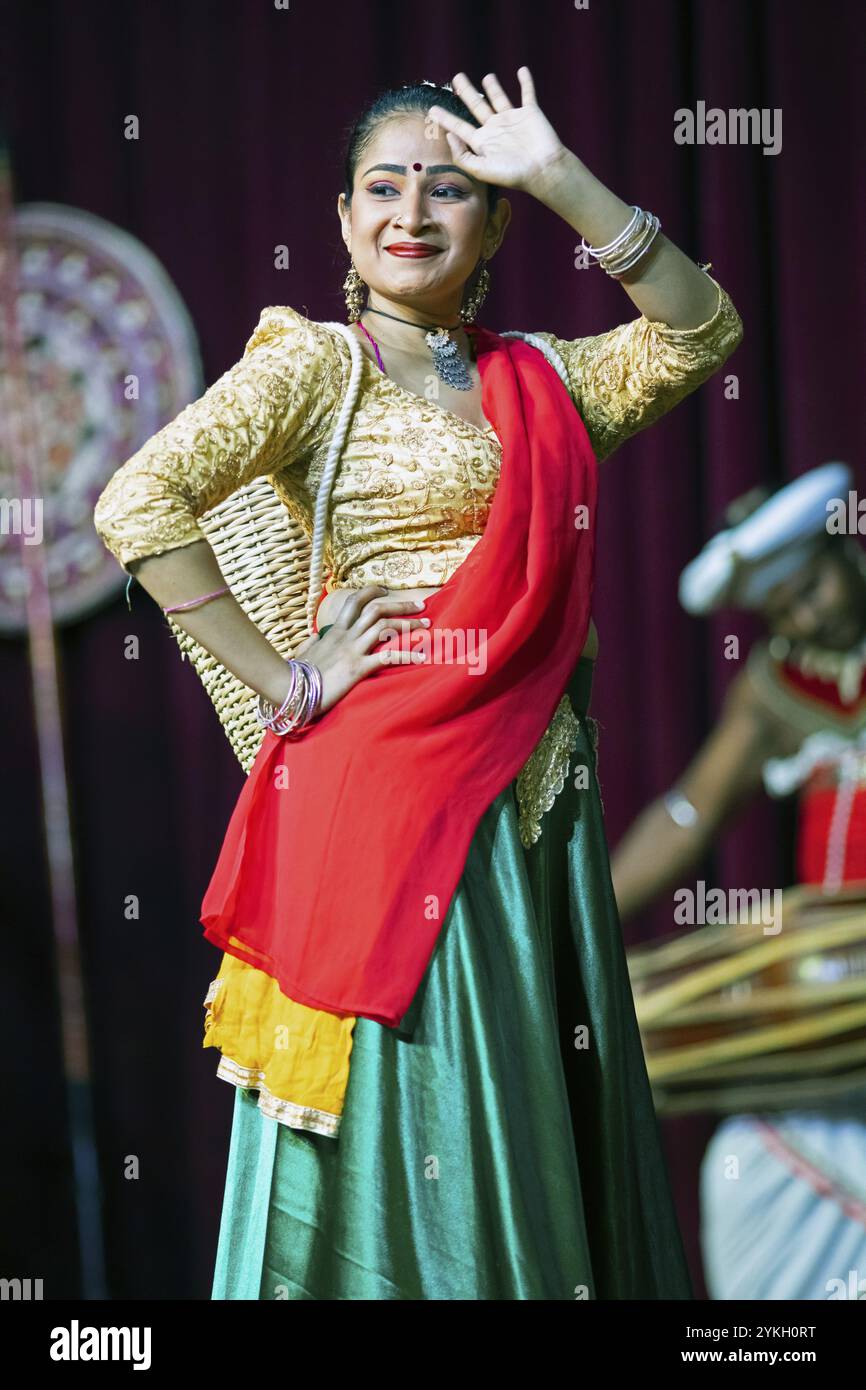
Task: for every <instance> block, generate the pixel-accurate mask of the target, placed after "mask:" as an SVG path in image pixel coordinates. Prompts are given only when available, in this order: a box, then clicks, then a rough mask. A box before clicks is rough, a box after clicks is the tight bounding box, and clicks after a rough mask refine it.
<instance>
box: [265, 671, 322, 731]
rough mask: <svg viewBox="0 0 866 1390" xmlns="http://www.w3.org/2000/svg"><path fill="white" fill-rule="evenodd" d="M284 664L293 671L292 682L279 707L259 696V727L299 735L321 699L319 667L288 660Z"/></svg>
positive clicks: (313, 714)
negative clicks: (297, 733)
mask: <svg viewBox="0 0 866 1390" xmlns="http://www.w3.org/2000/svg"><path fill="white" fill-rule="evenodd" d="M286 664H287V665H288V666H289V667H290V668H291V671H292V683H291V685H290V686H289V690H288V693H287V695H286V698H285V699H284V700H283V702H282V704H281V705H280V706H279V708H278V707H277V706H276V705H274V704H273V703H272V702H271V701H270V700H265V699H264V697H263V696H261V695H260V696H259V698H258V700H257V702H256V719H257V720H258V723H259V725H260V726H261V727H262V728H263V729H269V730H270V731H271V733H274V734H281V735H282V734H292V733H295V732H299V731H300V730H302V729H304V728H306V727H307V725H308V724H310V723H312V721H313V719H314V718H315V717H316V714H317V713H318V709H319V705H320V704H321V700H322V673H321V671H320V670H319V668H318V666H313V665H311V663H310V662H308V661H298V660H295V659H293V658H291V657H289V658H288V659H287V663H286Z"/></svg>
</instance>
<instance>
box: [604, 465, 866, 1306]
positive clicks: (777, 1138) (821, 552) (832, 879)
mask: <svg viewBox="0 0 866 1390" xmlns="http://www.w3.org/2000/svg"><path fill="white" fill-rule="evenodd" d="M851 487H852V475H851V472H850V470H849V469H848V468H847V467H846V466H845V465H844V464H840V463H831V464H824V465H823V466H822V467H820V468H817V469H814V470H812V471H811V472H810V473H807V474H805V475H804V476H803V477H801V478H799V479H797V481H796V482H794V483H791V484H789V485H788V486H787V487H785V488H783V489H781V490H780V491H778V492H776V493H774V494H773V495H772V496H770V497H767V496H766V494H763V495H762V496H761V495H758V494H757V493H750V494H749V495H748V497H747V498H741V499H738V501H737V502H735V503H734V504H732V506H731V508H730V509H729V518H730V517H736V518H737V519H736V522H735V523H733V524H729V525H728V526H726V528H725V529H724V530H723V531H722V532H720V533H719V535H717V536H715V537H714V538H713V539H712V540H711V541H710V542H709V543H708V544H707V545H706V546H705V547H704V549H703V551H702V552H701V553H700V555H699V556H698V557H697V558H696V559H695V560H694V561H693V562H692V563H691V564H690V565H689V566H687V568H686V569H685V570H684V571H683V574H682V576H681V578H680V600H681V602H682V604H683V606H684V607H685V608H686V609H687V611H689V612H691V613H696V614H704V613H709V612H712V611H714V610H715V609H717V608H721V607H727V608H737V607H739V608H748V609H750V610H752V611H754V612H756V613H757V614H758V615H759V616H761V617H762V618H763V619H764V620H765V622H766V624H767V628H768V636H767V638H765V639H764V640H762V641H760V642H758V643H756V644H755V646H754V647H753V648H752V651H751V652H750V654H749V658H748V661H747V662H746V664H745V666H744V669H743V670H742V671H741V672H740V673H739V675H738V676H736V677H735V678H734V680H733V681H732V683H731V685H730V686H729V688H728V692H727V695H726V698H725V701H724V705H723V708H722V712H721V716H720V718H719V721H718V723H717V725H716V726H715V728H714V729H713V730H712V732H711V734H710V736H709V737H708V738H707V740H706V742H705V743H704V745H703V746H702V748H701V749H700V750H699V752H698V753H697V755H696V757H695V758H694V759H693V760H692V761H691V763H689V765H688V766H687V767H686V768H685V770H684V771H683V773H682V774H681V776H680V777H679V778H678V779H677V783H676V785H675V786H674V787H671V788H670V789H669V790H667V791H666V792H665V793H664V794H662V795H661V796H659V797H658V798H657V799H656V800H655V801H654V802H652V804H651V805H649V806H648V807H647V808H646V809H645V810H644V811H643V812H642V813H641V815H640V816H639V817H638V818H637V820H636V821H635V822H634V824H633V825H632V827H631V828H630V829H629V831H628V832H627V833H626V835H625V836H624V837H623V839H622V841H621V842H620V844H619V846H618V848H617V850H616V853H615V854H614V856H613V859H612V873H613V881H614V888H615V891H616V896H617V901H618V904H619V908H620V914H621V916H622V918H623V919H626V918H628V917H629V916H631V915H632V914H634V913H635V912H637V911H639V910H640V909H641V908H643V907H645V906H648V905H649V904H650V903H651V902H652V901H653V900H654V899H656V898H657V897H658V896H659V895H660V894H661V893H662V892H664V891H665V890H666V889H668V888H670V887H672V886H673V885H675V884H676V885H681V884H682V882H683V877H684V875H685V874H687V872H688V871H689V870H690V869H692V868H693V867H694V866H695V865H697V864H698V863H699V862H700V861H701V860H702V859H703V857H704V856H705V854H706V852H707V850H708V849H709V847H710V846H711V844H712V842H713V840H714V838H715V837H716V836H717V835H718V833H719V832H720V830H721V829H722V828H723V827H724V826H725V825H726V824H729V823H730V822H731V821H732V819H733V818H734V817H735V816H736V815H737V814H738V813H740V812H741V811H742V810H743V809H744V808H745V806H746V805H747V804H748V803H749V802H750V801H751V800H752V798H753V797H754V796H755V795H756V794H758V793H759V792H760V791H762V790H765V791H767V792H769V793H770V794H771V795H774V796H786V795H790V794H792V793H795V792H796V793H798V796H799V807H798V809H799V815H798V824H799V828H798V834H797V846H796V866H797V878H798V881H799V882H800V883H806V884H816V885H820V886H821V888H822V889H823V890H824V891H826V892H829V893H831V892H833V891H835V890H837V889H838V888H840V887H841V886H842V885H843V884H844V885H850V884H851V883H853V882H858V883H859V882H861V881H862V882H866V552H864V550H863V549H862V547H861V546H860V544H859V543H858V541H857V540H856V539H855V538H854V537H853V536H851V535H837V534H830V533H828V529H827V522H828V514H829V512H830V511H831V510H832V504H833V501H834V499H838V498H847V497H848V494H849V490H850V489H851ZM701 1241H702V1248H703V1255H704V1264H705V1270H706V1279H707V1287H708V1289H709V1290H710V1293H711V1296H712V1297H713V1298H717V1299H731V1298H745V1299H798V1298H799V1299H827V1298H831V1297H839V1296H842V1297H850V1296H852V1294H851V1290H852V1289H855V1288H859V1289H860V1290H861V1295H862V1296H863V1297H866V1091H862V1090H861V1091H852V1092H851V1093H849V1094H848V1095H847V1096H846V1097H844V1098H843V1099H840V1100H834V1101H832V1102H828V1103H827V1104H826V1105H822V1106H821V1107H820V1108H812V1109H810V1110H808V1111H802V1112H797V1113H794V1112H786V1113H782V1114H780V1113H776V1114H774V1115H773V1116H772V1117H758V1116H733V1117H730V1118H729V1119H727V1120H725V1121H724V1122H723V1124H722V1125H721V1126H720V1127H719V1129H718V1130H717V1131H716V1133H715V1135H714V1137H713V1139H712V1141H711V1142H710V1145H709V1147H708V1149H707V1152H706V1154H705V1156H704V1160H703V1163H702V1169H701ZM852 1271H854V1277H853V1278H852V1277H851V1272H852ZM837 1281H840V1282H837ZM843 1287H844V1288H845V1289H847V1291H848V1292H847V1293H841V1294H840V1292H839V1290H840V1288H843Z"/></svg>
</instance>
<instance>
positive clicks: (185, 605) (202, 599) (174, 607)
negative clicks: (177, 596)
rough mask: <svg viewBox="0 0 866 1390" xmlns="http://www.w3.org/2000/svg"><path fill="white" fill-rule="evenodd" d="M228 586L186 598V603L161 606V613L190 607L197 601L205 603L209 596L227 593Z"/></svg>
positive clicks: (214, 596)
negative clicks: (197, 596)
mask: <svg viewBox="0 0 866 1390" xmlns="http://www.w3.org/2000/svg"><path fill="white" fill-rule="evenodd" d="M228 591H229V586H228V584H226V586H225V588H224V589H214V591H213V593H212V594H202V595H201V597H200V598H191V599H188V600H187V602H186V603H174V604H172V605H171V607H170V608H163V610H162V611H163V613H177V612H179V611H180V609H181V608H192V607H194V606H195V604H197V603H207V601H208V599H209V598H218V597H219V595H220V594H227V593H228Z"/></svg>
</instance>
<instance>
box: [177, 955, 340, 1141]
mask: <svg viewBox="0 0 866 1390" xmlns="http://www.w3.org/2000/svg"><path fill="white" fill-rule="evenodd" d="M204 1006H205V1010H206V1013H205V1025H204V1040H203V1042H202V1047H216V1048H218V1049H219V1050H220V1052H221V1053H222V1057H221V1060H220V1063H219V1065H218V1067H217V1076H218V1077H220V1078H221V1079H222V1080H223V1081H230V1082H231V1083H232V1085H234V1086H240V1087H243V1088H244V1089H245V1090H255V1091H258V1093H259V1100H258V1106H259V1109H260V1110H261V1111H262V1112H263V1113H264V1114H265V1115H268V1116H270V1117H271V1118H272V1119H274V1120H278V1121H279V1123H280V1124H284V1125H288V1126H289V1127H290V1128H292V1129H304V1130H310V1131H312V1132H313V1133H314V1134H324V1135H327V1136H328V1137H330V1138H334V1139H335V1138H336V1137H337V1135H338V1134H339V1131H340V1119H341V1116H342V1114H343V1101H344V1098H345V1094H346V1086H347V1085H348V1081H349V1058H350V1056H351V1052H352V1041H353V1037H352V1034H353V1030H354V1027H355V1018H354V1016H352V1015H343V1016H341V1015H337V1014H330V1013H326V1012H325V1011H324V1010H321V1009H310V1008H308V1007H307V1006H306V1005H305V1004H298V1003H296V1002H295V1000H294V999H289V998H288V997H287V996H286V995H285V994H283V992H282V990H281V989H280V987H279V985H278V984H277V982H276V980H275V979H273V977H272V976H270V975H266V974H265V972H264V971H262V970H257V969H256V968H255V966H252V965H248V964H247V962H246V961H242V960H240V959H238V957H237V956H233V955H230V954H229V953H228V952H226V953H225V954H224V955H223V959H222V964H221V966H220V969H219V972H218V974H217V977H216V979H215V980H212V981H211V984H210V987H209V989H208V992H207V994H206V996H205V1000H204Z"/></svg>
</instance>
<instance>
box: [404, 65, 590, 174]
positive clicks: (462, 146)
mask: <svg viewBox="0 0 866 1390" xmlns="http://www.w3.org/2000/svg"><path fill="white" fill-rule="evenodd" d="M517 76H518V79H519V81H520V97H521V101H522V105H521V106H512V104H511V102H510V101H509V100H508V97H507V96H506V95H505V92H504V91H503V90H502V87H501V85H500V83H499V80H498V78H497V77H496V76H495V74H494V73H492V72H491V73H488V74H487V76H486V77H483V78H482V79H481V85H482V87H483V88H484V92H486V94H487V95H486V96H485V95H484V93H482V92H479V91H478V89H477V87H474V86H473V85H472V83H471V82H470V81H469V78H468V77H467V76H466V74H465V72H458V73H457V75H456V77H454V78H452V81H451V86H452V87H453V89H454V91H455V92H456V94H457V96H459V97H460V98H461V100H463V101H464V102H465V103H466V105H467V106H468V107H469V110H470V111H471V112H472V114H473V116H474V117H475V118H476V120H478V121H480V122H481V124H480V126H473V125H470V124H469V122H468V121H464V120H461V119H460V117H459V116H454V115H452V114H451V112H450V111H445V110H443V108H442V107H441V106H431V107H430V110H429V114H430V116H431V117H432V118H433V120H435V121H436V122H437V123H438V124H439V125H440V126H441V127H442V128H443V130H444V131H445V138H446V139H447V141H448V144H449V146H450V147H451V152H452V154H453V156H454V163H455V164H456V165H457V166H458V168H460V169H463V170H465V172H466V173H467V174H471V175H472V177H473V178H476V179H481V180H482V181H483V182H484V183H494V184H499V185H500V186H501V187H502V188H517V189H522V190H523V191H524V192H527V193H531V192H533V184H534V183H535V182H536V181H537V180H538V179H539V178H540V177H541V176H542V175H543V174H544V173H545V172H546V171H547V170H548V169H549V168H550V166H551V165H552V164H555V163H556V161H557V159H559V158H560V157H561V156H562V155H563V154H565V153H566V148H565V146H564V145H563V143H562V141H561V140H560V138H559V136H558V135H557V133H556V131H555V130H554V129H553V126H552V125H551V124H550V122H549V120H548V119H547V117H546V116H545V115H544V113H543V111H542V110H541V108H540V107H539V105H538V103H537V101H536V99H535V85H534V83H533V81H532V74H531V73H530V71H529V68H527V67H521V68H518V69H517Z"/></svg>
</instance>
